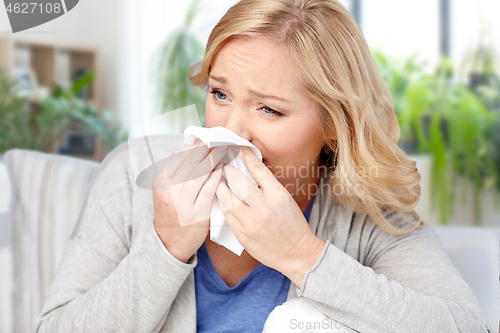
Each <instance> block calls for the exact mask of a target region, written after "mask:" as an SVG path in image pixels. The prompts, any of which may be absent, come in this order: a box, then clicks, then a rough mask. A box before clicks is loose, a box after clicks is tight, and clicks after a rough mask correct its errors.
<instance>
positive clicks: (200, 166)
mask: <svg viewBox="0 0 500 333" xmlns="http://www.w3.org/2000/svg"><path fill="white" fill-rule="evenodd" d="M222 148H223V149H224V150H222V151H221V150H220V149H219V147H218V148H216V149H212V151H209V148H208V147H207V146H206V145H205V144H204V143H203V142H202V141H201V140H199V139H197V140H196V141H195V143H194V145H192V146H187V147H184V148H182V149H181V150H180V151H179V152H178V153H176V154H175V155H174V156H172V158H171V159H170V160H169V161H168V163H167V165H166V166H165V168H164V169H163V170H162V172H160V173H159V174H158V176H156V178H155V179H154V181H153V203H154V226H155V228H156V232H157V234H158V236H159V237H160V239H161V241H162V242H163V244H164V245H165V247H166V248H167V250H168V251H169V252H170V253H171V254H172V255H173V256H174V257H176V258H177V259H179V260H180V261H182V262H185V263H187V261H188V260H189V258H191V256H192V255H193V254H194V253H195V252H196V250H198V248H199V247H200V246H201V244H203V242H204V241H205V238H206V237H207V234H208V230H209V221H210V211H211V208H212V201H213V198H214V195H215V191H216V188H217V185H218V183H219V181H220V179H221V175H222V170H221V167H222V164H220V163H219V162H220V161H221V160H222V158H223V157H224V155H225V154H226V152H227V146H222ZM216 166H217V168H216V169H217V170H215V171H214V167H216ZM207 178H208V180H207ZM205 181H206V183H205Z"/></svg>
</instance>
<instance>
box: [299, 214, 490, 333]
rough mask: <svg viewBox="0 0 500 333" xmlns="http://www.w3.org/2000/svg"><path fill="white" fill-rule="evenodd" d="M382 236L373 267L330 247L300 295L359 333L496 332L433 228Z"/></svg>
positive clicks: (379, 232)
mask: <svg viewBox="0 0 500 333" xmlns="http://www.w3.org/2000/svg"><path fill="white" fill-rule="evenodd" d="M372 223H373V222H372ZM377 229H378V230H377ZM374 230H375V233H376V236H374V237H375V238H376V241H375V242H373V243H372V244H371V246H370V248H369V251H370V253H369V256H368V258H370V260H367V261H369V265H367V266H365V265H363V264H361V263H360V262H358V261H357V260H355V259H354V258H353V257H351V256H350V255H348V254H347V253H346V252H344V251H342V250H340V249H339V248H337V247H336V246H334V245H333V244H332V243H331V242H330V240H326V244H325V246H324V248H323V252H322V253H321V255H320V257H319V259H318V260H317V262H316V263H315V265H314V266H313V267H312V268H311V269H310V270H309V271H308V272H307V273H306V275H305V276H304V279H303V281H302V285H301V288H300V289H299V288H298V287H297V289H296V290H297V295H298V296H302V297H307V298H308V299H309V300H310V301H311V302H312V303H313V304H314V305H315V306H316V307H317V308H318V309H319V310H321V311H322V312H323V313H324V314H325V315H327V316H328V317H329V318H331V319H333V320H336V321H338V322H340V323H342V324H344V325H345V326H347V327H350V328H351V329H353V330H355V331H357V332H380V333H382V332H384V333H389V332H405V333H413V332H414V333H423V332H432V333H435V332H447V333H452V332H461V333H476V332H477V333H480V332H481V333H486V332H489V330H488V319H487V318H486V316H485V314H484V313H483V311H482V310H481V308H480V306H479V303H478V301H477V299H476V297H475V295H474V294H473V292H472V290H471V288H470V287H469V286H468V285H467V283H466V282H465V281H464V280H463V278H462V277H461V275H460V273H459V272H458V271H457V270H456V268H455V266H454V265H453V263H452V262H451V260H450V259H449V257H448V255H447V253H446V252H445V250H444V248H443V246H442V244H441V241H440V239H439V237H438V236H437V234H436V233H435V231H434V230H433V229H432V228H431V227H430V226H429V225H426V224H424V227H422V228H420V229H416V230H413V231H412V232H410V233H407V234H405V235H399V236H395V235H389V234H387V233H386V232H384V231H383V230H382V229H381V228H379V227H377V228H376V229H374ZM372 233H373V231H372ZM372 236H373V235H372Z"/></svg>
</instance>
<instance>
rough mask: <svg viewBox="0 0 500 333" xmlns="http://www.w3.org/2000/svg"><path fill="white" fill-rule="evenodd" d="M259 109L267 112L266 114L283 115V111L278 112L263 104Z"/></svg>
mask: <svg viewBox="0 0 500 333" xmlns="http://www.w3.org/2000/svg"><path fill="white" fill-rule="evenodd" d="M260 109H262V110H264V113H265V114H267V115H270V116H278V117H281V116H282V115H283V113H279V112H278V111H276V110H273V109H271V108H268V107H267V106H263V107H261V108H260ZM266 111H269V112H266Z"/></svg>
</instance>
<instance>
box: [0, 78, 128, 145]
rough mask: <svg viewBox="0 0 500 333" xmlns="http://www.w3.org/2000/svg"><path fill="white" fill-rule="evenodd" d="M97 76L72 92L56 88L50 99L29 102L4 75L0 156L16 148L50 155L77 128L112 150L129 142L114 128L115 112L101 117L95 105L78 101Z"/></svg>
mask: <svg viewBox="0 0 500 333" xmlns="http://www.w3.org/2000/svg"><path fill="white" fill-rule="evenodd" d="M94 76H95V73H94V72H88V73H86V74H85V75H83V76H82V77H80V78H79V79H78V80H76V81H75V82H74V83H73V84H72V85H71V86H70V87H69V88H68V89H63V88H62V87H60V86H59V85H57V84H55V85H54V86H53V91H52V93H51V95H50V96H48V97H46V98H42V99H39V100H36V101H32V102H28V100H27V99H25V98H21V97H18V95H17V88H16V83H15V81H13V80H12V79H11V78H10V77H8V76H7V75H6V74H5V73H4V72H0V120H1V124H2V130H1V131H0V138H1V140H0V152H5V151H6V150H9V149H12V148H25V149H32V150H39V151H49V150H50V147H51V146H52V144H53V143H54V141H55V140H57V138H58V137H59V136H60V135H61V133H62V132H63V131H64V130H65V129H66V128H67V127H68V126H70V125H75V124H79V125H80V127H82V128H85V129H87V130H89V131H90V132H92V133H94V134H95V135H98V136H99V137H100V138H101V139H102V140H103V142H104V143H105V144H106V146H107V147H108V149H113V148H114V147H116V146H117V145H118V144H120V143H121V142H124V141H126V140H127V133H124V131H123V130H122V129H121V128H120V126H117V125H113V124H112V121H113V118H114V116H113V113H112V112H111V111H105V112H104V115H103V116H102V117H101V116H100V115H99V110H98V109H97V108H96V107H95V106H94V105H92V104H89V103H86V102H84V101H83V100H81V99H79V98H77V97H76V96H77V94H78V93H79V92H80V91H81V90H82V89H84V88H85V87H87V86H88V84H89V83H90V82H91V81H92V80H93V78H94Z"/></svg>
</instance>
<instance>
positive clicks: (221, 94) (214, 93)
mask: <svg viewBox="0 0 500 333" xmlns="http://www.w3.org/2000/svg"><path fill="white" fill-rule="evenodd" d="M210 93H211V94H212V95H215V96H216V97H217V98H218V99H220V100H222V101H224V100H226V97H227V96H226V95H225V94H223V93H221V92H220V91H218V90H215V89H212V91H210Z"/></svg>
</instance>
